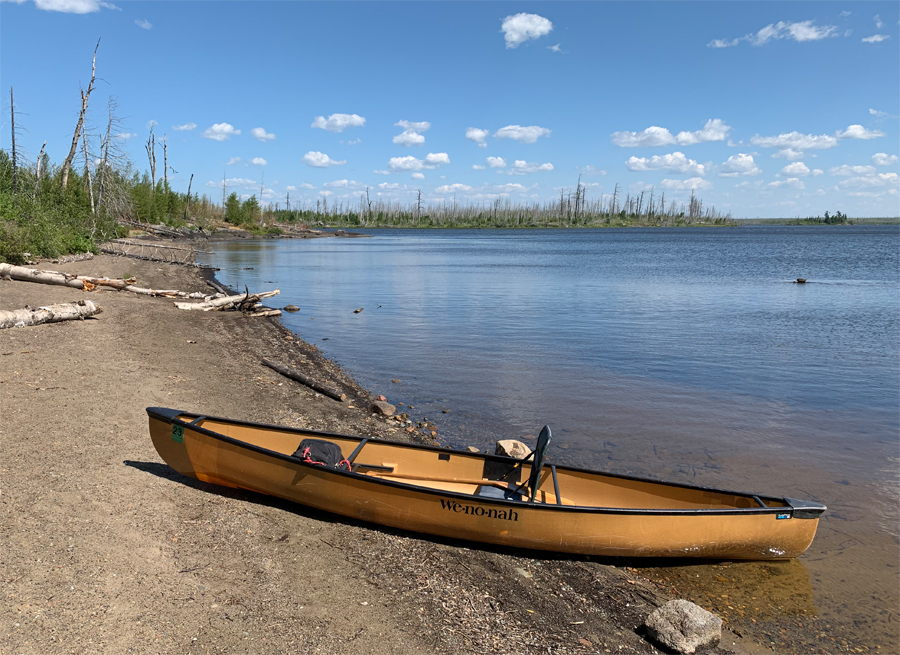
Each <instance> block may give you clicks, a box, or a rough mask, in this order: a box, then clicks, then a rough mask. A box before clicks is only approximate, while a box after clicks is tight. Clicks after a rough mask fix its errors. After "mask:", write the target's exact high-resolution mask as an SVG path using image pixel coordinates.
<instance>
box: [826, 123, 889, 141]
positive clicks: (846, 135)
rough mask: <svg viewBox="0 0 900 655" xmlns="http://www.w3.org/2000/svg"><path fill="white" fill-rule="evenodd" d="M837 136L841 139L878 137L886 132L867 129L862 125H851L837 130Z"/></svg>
mask: <svg viewBox="0 0 900 655" xmlns="http://www.w3.org/2000/svg"><path fill="white" fill-rule="evenodd" d="M835 136H836V137H837V138H839V139H877V138H878V137H882V136H884V132H879V131H878V130H867V129H866V128H864V127H863V126H862V125H850V126H849V127H847V129H846V130H844V131H843V132H841V131H838V132H836V133H835Z"/></svg>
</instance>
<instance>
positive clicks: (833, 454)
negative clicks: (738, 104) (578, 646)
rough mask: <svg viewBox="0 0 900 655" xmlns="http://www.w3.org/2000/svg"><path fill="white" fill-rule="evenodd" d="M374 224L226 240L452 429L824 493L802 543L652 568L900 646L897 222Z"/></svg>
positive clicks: (329, 337)
mask: <svg viewBox="0 0 900 655" xmlns="http://www.w3.org/2000/svg"><path fill="white" fill-rule="evenodd" d="M370 234H372V235H373V236H372V238H367V239H335V238H328V239H316V240H303V241H299V240H282V241H251V242H237V243H225V244H217V245H216V248H217V252H216V253H215V254H214V255H212V256H211V258H210V260H209V261H210V263H212V264H214V265H216V266H219V267H221V268H222V271H221V273H220V274H219V276H218V277H219V279H220V280H221V281H222V282H223V283H225V284H228V285H231V286H235V287H241V288H242V287H243V285H244V284H247V285H249V286H250V288H251V289H263V288H265V289H269V288H272V287H276V286H277V287H279V288H280V289H281V296H279V297H278V299H276V300H277V302H278V303H279V304H282V305H286V304H289V303H291V304H295V305H298V306H299V307H300V308H301V311H300V312H299V313H297V314H293V315H292V314H285V315H284V316H283V318H282V320H283V322H284V323H285V324H286V325H287V326H288V327H290V328H291V329H292V330H294V331H295V332H296V333H298V334H299V335H300V336H302V337H303V338H304V339H306V340H307V341H310V342H311V343H315V344H317V345H318V346H319V347H320V348H321V349H322V350H323V351H324V352H325V353H326V354H327V355H328V356H330V357H333V358H335V359H336V360H337V361H338V362H339V363H340V364H342V365H343V366H344V367H345V368H346V369H348V370H349V371H350V372H351V373H352V374H353V375H354V377H356V378H357V380H359V381H360V382H361V383H362V384H364V385H365V386H367V387H369V388H371V389H373V390H375V391H377V392H378V393H383V394H384V395H385V396H387V397H388V400H390V401H392V402H395V403H396V402H405V403H406V404H409V405H412V406H413V407H414V410H410V414H411V416H412V417H414V418H416V419H419V418H422V417H427V418H428V419H429V420H432V421H434V422H436V423H437V424H438V426H439V434H440V435H441V439H442V442H443V443H448V444H450V445H454V446H465V445H475V446H479V447H482V448H487V447H490V446H491V445H492V444H493V442H494V440H496V439H497V438H510V437H512V438H520V437H523V436H524V435H530V434H535V433H536V431H537V430H539V429H540V427H541V425H543V424H544V423H549V424H550V425H551V427H553V430H554V437H555V439H554V444H553V446H551V451H550V457H551V458H552V459H553V460H555V461H557V462H560V463H570V464H575V465H579V466H587V467H591V468H597V469H602V470H608V471H613V472H617V473H626V474H639V475H645V476H652V477H659V478H663V479H669V480H676V481H684V482H690V483H696V484H703V485H710V486H720V487H726V488H737V489H741V490H747V491H756V492H761V493H768V494H783V495H786V496H791V497H799V498H806V499H809V500H815V501H819V502H822V503H825V504H826V505H828V507H829V510H830V511H829V512H828V513H827V514H826V516H825V518H824V519H823V520H822V521H820V524H819V525H820V528H819V534H818V536H817V538H816V541H815V542H814V543H813V545H812V547H811V548H810V550H809V551H808V552H807V553H806V554H805V555H804V556H803V557H802V558H801V559H800V560H798V561H797V562H790V563H785V564H766V565H763V564H753V563H745V564H739V563H734V564H728V563H723V564H720V565H718V566H711V565H700V566H698V565H689V566H668V567H665V568H652V569H647V570H646V571H645V572H646V573H647V574H648V575H650V576H651V577H655V578H656V579H658V580H660V581H662V582H668V583H671V585H672V586H674V587H676V588H677V589H679V590H680V591H681V592H682V593H683V594H684V595H685V596H689V597H693V598H695V600H697V602H701V603H702V604H704V605H705V606H707V607H712V608H715V609H716V611H718V612H719V613H720V614H721V615H724V616H725V617H726V618H727V620H728V621H729V623H730V624H731V625H732V626H733V627H735V628H737V629H739V630H740V631H742V632H747V633H749V634H752V635H753V636H754V638H756V639H759V640H762V641H765V642H769V641H771V642H774V645H775V646H776V649H778V650H781V649H785V650H791V651H794V650H797V651H801V650H802V651H804V652H808V651H809V649H810V648H818V649H824V650H825V651H826V652H837V651H841V650H846V649H851V650H852V649H854V648H862V649H864V650H865V649H873V650H874V649H877V648H878V647H879V646H880V648H881V652H894V651H898V650H900V639H898V604H900V599H898V557H900V555H898V545H897V544H898V512H897V500H898V497H897V488H898V485H897V482H898V475H897V473H898V443H900V439H898V430H900V422H898V412H900V374H898V370H900V367H898V354H900V353H898V348H900V318H898V308H900V261H898V245H900V230H898V228H897V227H896V226H889V227H875V226H865V227H822V228H819V227H807V226H804V227H755V226H754V227H744V228H736V229H703V228H693V229H653V230H642V229H627V230H558V231H557V230H530V231H492V230H473V231H371V232H370ZM798 277H803V278H807V279H808V280H809V282H808V283H806V284H795V283H793V280H795V279H796V278H798ZM270 304H271V302H270ZM360 307H362V308H364V309H363V311H362V312H360V313H359V314H354V313H353V310H354V309H357V308H360ZM313 317H314V318H313ZM392 379H399V380H401V382H399V383H392V382H391V380H392ZM443 410H448V412H447V413H444V412H443ZM751 618H752V619H754V620H756V623H753V622H752V621H751V620H750V619H751Z"/></svg>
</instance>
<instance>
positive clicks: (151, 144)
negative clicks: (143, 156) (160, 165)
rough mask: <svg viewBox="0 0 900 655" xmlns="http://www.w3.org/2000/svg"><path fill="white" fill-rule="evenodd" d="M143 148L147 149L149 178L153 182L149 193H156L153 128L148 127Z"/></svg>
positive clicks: (154, 137)
mask: <svg viewBox="0 0 900 655" xmlns="http://www.w3.org/2000/svg"><path fill="white" fill-rule="evenodd" d="M144 150H146V151H147V159H148V160H149V161H150V180H151V182H152V184H153V188H152V189H151V193H153V194H155V193H156V136H155V135H154V134H153V128H152V127H151V128H150V136H148V137H147V143H145V144H144Z"/></svg>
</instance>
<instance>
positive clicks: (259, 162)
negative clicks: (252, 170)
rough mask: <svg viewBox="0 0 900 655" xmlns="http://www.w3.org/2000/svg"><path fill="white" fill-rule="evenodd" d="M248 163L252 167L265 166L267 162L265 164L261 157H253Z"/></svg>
mask: <svg viewBox="0 0 900 655" xmlns="http://www.w3.org/2000/svg"><path fill="white" fill-rule="evenodd" d="M250 163H251V164H253V165H254V166H265V165H266V164H268V163H269V162H267V161H266V160H265V159H263V158H262V157H254V158H253V159H251V160H250Z"/></svg>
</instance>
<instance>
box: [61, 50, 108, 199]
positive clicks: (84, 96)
mask: <svg viewBox="0 0 900 655" xmlns="http://www.w3.org/2000/svg"><path fill="white" fill-rule="evenodd" d="M99 47H100V39H97V45H96V46H95V47H94V59H93V60H92V61H91V83H90V84H88V88H87V92H86V93H85V91H84V90H82V91H81V112H79V114H78V123H77V124H76V125H75V134H74V135H73V136H72V146H71V147H70V148H69V154H68V155H67V156H66V159H65V161H64V162H63V166H62V188H63V189H65V188H66V187H67V186H68V184H69V169H70V168H72V162H73V161H74V160H75V152H76V150H78V138H79V137H80V136H81V130H82V128H83V127H84V115H85V114H86V113H87V108H88V99H89V98H90V97H91V91H93V90H94V80H95V79H96V76H97V48H99Z"/></svg>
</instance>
